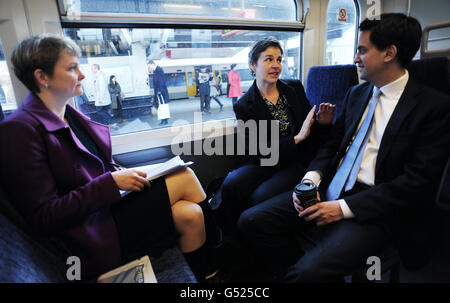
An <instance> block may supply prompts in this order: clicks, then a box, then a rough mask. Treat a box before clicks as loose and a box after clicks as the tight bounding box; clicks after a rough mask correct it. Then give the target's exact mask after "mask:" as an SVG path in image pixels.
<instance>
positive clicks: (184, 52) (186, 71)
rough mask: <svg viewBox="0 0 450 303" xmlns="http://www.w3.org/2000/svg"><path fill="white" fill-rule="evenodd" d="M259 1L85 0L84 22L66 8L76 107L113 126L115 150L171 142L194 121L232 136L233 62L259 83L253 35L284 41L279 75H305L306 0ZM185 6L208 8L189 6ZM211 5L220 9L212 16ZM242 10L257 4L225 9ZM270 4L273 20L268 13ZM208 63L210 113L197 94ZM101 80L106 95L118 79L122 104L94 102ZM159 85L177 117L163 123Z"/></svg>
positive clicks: (244, 79) (247, 81)
mask: <svg viewBox="0 0 450 303" xmlns="http://www.w3.org/2000/svg"><path fill="white" fill-rule="evenodd" d="M257 2H258V3H259V4H256V1H254V0H249V1H244V0H239V1H233V0H229V1H197V0H191V1H189V3H188V2H187V1H134V0H133V1H126V0H102V1H83V0H81V1H79V2H78V3H79V5H80V7H79V12H78V16H77V18H73V17H74V16H73V15H70V14H69V10H68V8H67V10H66V11H65V12H61V25H62V27H63V33H64V34H65V35H66V36H68V37H70V38H72V39H73V40H74V41H75V42H76V43H77V44H78V45H79V46H80V48H81V49H82V58H80V63H81V64H80V66H81V69H82V71H83V72H84V73H85V75H86V78H85V79H84V84H83V86H84V91H85V94H84V95H83V96H81V97H79V98H77V102H76V105H77V106H78V109H80V110H81V111H82V112H84V113H85V114H86V115H88V116H90V117H91V119H93V120H95V121H98V122H101V123H104V124H109V125H110V129H111V134H112V141H113V153H114V154H117V153H123V152H128V151H133V150H139V149H144V148H152V147H157V146H162V145H169V144H173V143H174V141H173V140H171V139H170V138H174V137H176V136H177V133H176V131H177V130H179V129H180V128H181V129H183V131H184V129H190V127H191V126H192V128H191V130H192V132H197V131H198V128H196V127H197V126H198V125H200V128H199V129H200V131H199V132H200V133H201V134H200V136H201V137H203V136H205V134H212V133H214V135H224V134H229V133H230V132H233V131H234V120H235V114H234V112H233V107H232V102H231V98H228V95H227V84H228V72H229V71H230V68H231V65H232V64H236V65H237V69H238V71H239V75H240V77H241V88H242V90H243V92H244V93H245V92H246V91H247V90H248V88H249V87H250V86H251V85H252V83H253V81H254V78H253V77H252V76H251V74H250V70H249V66H248V52H249V49H250V47H251V45H252V44H253V42H254V41H255V40H258V39H261V38H263V37H268V36H274V37H275V38H277V39H278V40H279V41H280V43H281V45H282V47H283V50H284V59H283V76H282V77H283V78H297V79H299V78H300V77H301V75H300V71H301V57H300V54H301V41H302V31H303V28H304V25H303V24H302V23H301V22H299V21H297V20H298V19H299V16H301V12H302V11H301V1H277V2H276V5H275V4H274V3H273V2H272V1H266V2H267V4H264V1H257ZM183 3H184V4H183ZM113 4H114V5H113ZM169 4H170V5H169ZM175 4H177V5H178V6H177V5H175ZM238 4H239V5H238ZM136 5H138V6H139V9H138V8H137V7H136ZM183 5H184V9H182V6H183ZM186 5H198V6H201V7H202V9H198V10H194V9H186ZM212 5H214V13H212V12H211V13H210V12H209V10H211V9H212ZM235 6H236V7H239V10H240V11H241V12H245V11H246V8H249V7H252V9H253V10H255V14H254V15H249V16H245V14H244V16H241V15H239V14H237V15H232V16H231V15H230V14H228V13H227V14H222V11H226V10H225V9H221V7H226V8H227V10H231V11H235V10H234V9H233V8H234V7H235ZM106 8H108V12H106ZM175 8H178V10H177V11H175ZM162 10H164V11H162ZM268 10H270V11H271V13H270V16H268V15H267V16H266V15H265V14H266V13H267V11H268ZM283 10H286V11H283ZM219 11H220V12H219ZM236 11H237V10H236ZM274 11H279V12H280V14H275V13H274ZM150 12H151V13H150ZM216 13H220V14H222V15H217V14H216ZM192 14H198V15H199V16H191V15H192ZM200 15H201V16H200ZM204 16H208V17H207V18H205V17H204ZM274 16H278V17H274ZM274 18H282V19H283V20H282V21H278V20H277V21H273V20H274ZM247 19H250V20H247ZM289 19H290V20H289ZM202 67H204V68H206V70H207V71H208V72H209V74H210V75H215V78H213V77H210V79H209V80H210V85H211V86H214V87H215V88H216V89H217V90H218V93H219V96H218V99H219V102H220V103H219V102H216V100H215V99H211V100H210V110H209V112H208V111H207V110H206V111H204V113H202V112H201V105H200V98H199V97H200V96H199V94H200V90H199V72H200V70H201V69H202ZM99 77H101V78H102V79H103V80H102V83H103V84H102V87H101V88H100V89H101V90H102V91H103V92H105V91H106V92H107V91H108V90H107V86H108V83H109V81H110V79H112V78H115V80H116V82H117V83H118V84H119V85H120V89H121V94H119V96H122V101H121V102H120V103H118V104H120V105H119V106H118V105H116V104H117V102H116V101H115V99H116V97H113V98H111V106H107V107H105V108H102V107H99V106H96V104H95V103H96V102H95V101H96V100H95V99H96V98H98V97H96V96H98V95H99V93H98V90H99V88H98V83H99V80H98V79H99ZM155 84H156V85H155ZM155 86H158V87H161V86H166V87H167V93H166V92H165V91H164V90H159V91H160V93H161V94H160V95H162V96H163V97H164V99H165V101H169V108H170V115H171V116H170V118H169V119H168V120H166V121H164V122H163V121H161V120H160V119H158V116H157V102H156V101H155ZM156 91H158V90H156ZM105 98H106V96H105ZM119 99H120V98H119ZM221 104H223V107H222V106H221ZM228 122H232V123H231V124H232V126H230V123H228ZM218 123H219V124H220V123H222V124H221V125H222V126H223V130H222V132H216V131H214V132H212V131H209V130H207V131H205V130H204V129H202V127H203V128H207V127H208V125H215V129H217V127H216V126H217V125H218ZM192 138H193V140H197V139H198V137H192Z"/></svg>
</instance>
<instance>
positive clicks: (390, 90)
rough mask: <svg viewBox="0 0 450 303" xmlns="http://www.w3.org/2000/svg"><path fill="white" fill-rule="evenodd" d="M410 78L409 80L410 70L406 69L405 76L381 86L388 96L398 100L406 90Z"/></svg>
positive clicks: (384, 93)
mask: <svg viewBox="0 0 450 303" xmlns="http://www.w3.org/2000/svg"><path fill="white" fill-rule="evenodd" d="M408 80H409V73H408V70H407V69H405V74H404V75H403V76H401V77H400V78H398V79H397V80H395V81H393V82H391V83H389V84H386V85H385V86H383V87H381V88H380V90H381V92H382V93H383V95H385V96H386V97H387V98H389V99H392V100H397V99H399V97H400V95H401V94H402V93H403V91H404V90H405V86H406V84H407V83H408Z"/></svg>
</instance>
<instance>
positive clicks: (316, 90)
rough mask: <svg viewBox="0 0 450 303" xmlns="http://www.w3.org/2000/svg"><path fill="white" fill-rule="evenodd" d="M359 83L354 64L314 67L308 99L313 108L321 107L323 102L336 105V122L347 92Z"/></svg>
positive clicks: (308, 82) (309, 81) (308, 79)
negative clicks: (315, 106)
mask: <svg viewBox="0 0 450 303" xmlns="http://www.w3.org/2000/svg"><path fill="white" fill-rule="evenodd" d="M358 83H359V80H358V73H357V71H356V66H355V65H354V64H346V65H326V66H313V67H311V69H310V70H309V72H308V78H307V81H306V97H307V98H308V100H309V102H310V103H311V106H314V105H317V106H319V105H320V103H322V102H329V103H332V104H335V105H336V115H335V118H334V120H336V117H337V116H338V115H339V113H340V112H341V110H342V106H341V105H342V102H343V101H344V97H345V94H346V93H347V90H348V89H349V88H350V87H352V86H354V85H357V84H358Z"/></svg>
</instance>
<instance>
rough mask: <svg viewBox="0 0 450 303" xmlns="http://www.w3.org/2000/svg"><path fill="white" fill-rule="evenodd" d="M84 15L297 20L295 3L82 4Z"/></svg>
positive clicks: (163, 0) (168, 0)
mask: <svg viewBox="0 0 450 303" xmlns="http://www.w3.org/2000/svg"><path fill="white" fill-rule="evenodd" d="M80 9H81V12H102V13H141V14H158V15H178V16H202V17H204V16H208V17H211V18H217V17H218V18H236V19H264V20H282V21H295V20H297V18H296V16H297V12H296V7H295V3H294V1H293V0H278V1H271V0H265V1H261V0H247V1H244V0H154V1H148V0H95V1H94V0H80Z"/></svg>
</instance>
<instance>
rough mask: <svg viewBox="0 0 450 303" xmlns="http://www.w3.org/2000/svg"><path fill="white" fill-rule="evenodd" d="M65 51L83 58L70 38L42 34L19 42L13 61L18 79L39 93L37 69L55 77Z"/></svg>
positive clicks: (13, 54) (12, 57) (14, 51)
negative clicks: (35, 73) (35, 74)
mask: <svg viewBox="0 0 450 303" xmlns="http://www.w3.org/2000/svg"><path fill="white" fill-rule="evenodd" d="M63 51H65V52H68V53H70V54H72V55H74V56H77V57H81V50H80V47H79V46H78V45H77V44H76V43H75V42H74V41H73V40H71V39H70V38H67V37H64V36H60V35H53V34H42V35H38V36H33V37H30V38H27V39H24V40H22V41H21V42H19V43H18V44H17V45H16V47H15V48H14V50H13V53H12V56H11V61H12V64H13V67H14V73H15V74H16V76H17V78H18V79H19V80H20V81H21V82H22V83H23V84H24V85H25V86H26V87H27V88H28V89H29V90H30V91H32V92H33V93H39V92H40V89H39V85H38V84H37V82H36V79H35V77H34V71H35V70H36V69H42V71H43V72H44V73H45V74H47V75H49V76H50V77H51V76H53V70H54V68H55V64H56V62H57V61H58V59H59V56H60V54H61V53H62V52H63Z"/></svg>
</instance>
